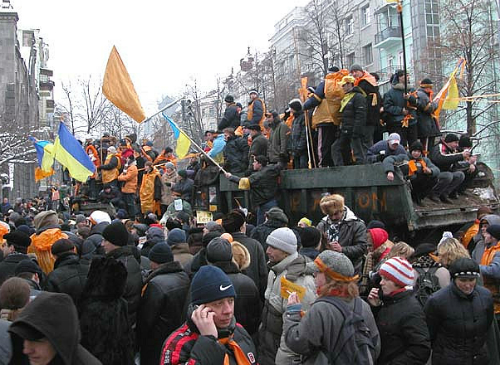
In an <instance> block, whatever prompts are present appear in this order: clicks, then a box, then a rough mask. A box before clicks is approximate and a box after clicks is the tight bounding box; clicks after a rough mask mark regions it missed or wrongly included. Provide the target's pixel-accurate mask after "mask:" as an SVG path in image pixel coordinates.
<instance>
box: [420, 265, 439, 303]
mask: <svg viewBox="0 0 500 365" xmlns="http://www.w3.org/2000/svg"><path fill="white" fill-rule="evenodd" d="M414 269H415V270H416V271H417V272H418V279H417V283H416V284H415V288H414V292H415V297H416V298H417V300H418V302H419V303H420V304H421V305H422V307H423V306H424V305H425V303H427V299H429V297H430V296H431V295H432V294H433V293H435V292H437V291H438V290H439V289H441V285H439V279H438V277H437V276H436V271H437V269H439V267H431V268H430V269H429V270H428V271H425V270H424V269H422V268H420V267H415V268H414Z"/></svg>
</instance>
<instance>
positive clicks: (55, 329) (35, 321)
mask: <svg viewBox="0 0 500 365" xmlns="http://www.w3.org/2000/svg"><path fill="white" fill-rule="evenodd" d="M26 326H29V327H31V328H36V329H37V330H38V331H39V332H40V333H42V334H43V337H45V338H47V340H48V341H49V342H50V343H51V344H52V347H54V348H55V350H56V351H57V355H56V358H55V359H54V360H53V361H52V362H51V364H56V363H57V364H64V365H101V364H102V363H101V362H100V361H99V360H98V359H97V358H96V357H94V356H93V355H92V354H91V353H90V352H89V351H87V350H86V349H85V348H84V347H83V346H82V345H80V325H79V323H78V314H77V311H76V307H75V305H74V304H73V301H72V300H71V298H70V296H69V295H66V294H59V293H47V292H43V293H41V294H40V295H39V296H38V297H37V298H36V299H35V300H33V301H32V302H31V303H30V304H28V305H27V306H26V307H25V308H24V309H23V311H22V312H21V313H20V314H19V316H18V317H17V319H16V320H15V321H14V322H13V323H12V325H11V326H10V328H9V332H10V334H11V340H12V349H13V354H12V358H11V360H10V364H12V365H24V364H26V365H27V364H30V362H29V360H28V358H27V356H26V355H24V354H23V353H22V350H23V342H24V339H23V338H22V337H21V336H19V335H18V334H17V333H18V332H17V331H18V330H21V328H26Z"/></svg>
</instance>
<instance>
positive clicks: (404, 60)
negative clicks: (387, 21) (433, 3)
mask: <svg viewBox="0 0 500 365" xmlns="http://www.w3.org/2000/svg"><path fill="white" fill-rule="evenodd" d="M396 10H397V12H398V13H399V24H400V27H401V41H402V43H403V71H404V73H405V94H406V93H407V92H408V76H407V70H406V46H405V29H404V25H403V0H398V4H397V6H396Z"/></svg>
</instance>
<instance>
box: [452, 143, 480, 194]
mask: <svg viewBox="0 0 500 365" xmlns="http://www.w3.org/2000/svg"><path fill="white" fill-rule="evenodd" d="M472 149H473V146H472V141H471V139H470V137H469V136H468V135H467V134H464V135H462V136H460V140H459V141H458V148H457V150H458V151H459V152H464V151H472ZM477 159H478V155H471V156H470V157H469V158H465V159H464V160H463V161H459V162H457V163H456V164H455V167H454V171H457V170H458V171H463V173H464V174H465V179H464V181H463V182H462V183H461V184H460V186H459V187H458V189H457V193H458V194H460V195H468V193H467V190H466V189H467V188H470V187H472V180H474V178H475V177H476V176H477V174H478V173H479V170H478V169H477V166H476V163H477Z"/></svg>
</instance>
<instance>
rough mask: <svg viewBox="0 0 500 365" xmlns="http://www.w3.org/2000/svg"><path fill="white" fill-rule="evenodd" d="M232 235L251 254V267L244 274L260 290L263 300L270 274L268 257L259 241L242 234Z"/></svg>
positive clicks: (234, 233) (233, 233)
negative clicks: (267, 262) (268, 271)
mask: <svg viewBox="0 0 500 365" xmlns="http://www.w3.org/2000/svg"><path fill="white" fill-rule="evenodd" d="M231 235H232V236H233V240H234V241H236V242H239V243H241V244H242V245H243V246H245V247H246V249H247V250H248V252H249V253H250V266H248V268H247V269H245V270H243V274H245V275H247V276H248V277H249V278H250V279H252V280H253V282H254V283H255V285H256V286H257V288H259V293H260V295H261V298H263V297H264V291H265V290H266V285H267V274H268V273H267V265H266V257H265V255H264V250H263V249H262V246H261V244H260V243H259V241H257V240H254V239H253V238H250V237H248V236H247V235H245V234H244V233H241V232H232V233H231Z"/></svg>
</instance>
